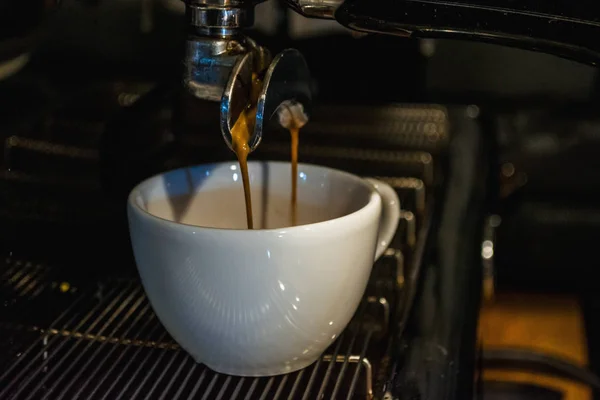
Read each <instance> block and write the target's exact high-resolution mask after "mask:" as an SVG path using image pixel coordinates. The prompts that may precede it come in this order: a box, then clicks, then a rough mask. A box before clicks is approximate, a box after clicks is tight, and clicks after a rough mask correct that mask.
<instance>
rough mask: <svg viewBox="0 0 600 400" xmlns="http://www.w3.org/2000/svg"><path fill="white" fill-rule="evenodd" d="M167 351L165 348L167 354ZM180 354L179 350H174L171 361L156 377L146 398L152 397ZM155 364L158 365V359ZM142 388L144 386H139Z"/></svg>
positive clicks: (164, 351)
mask: <svg viewBox="0 0 600 400" xmlns="http://www.w3.org/2000/svg"><path fill="white" fill-rule="evenodd" d="M165 353H166V350H163V354H165ZM178 355H179V352H177V351H174V352H173V355H172V356H171V359H170V360H169V362H168V363H167V365H166V366H165V367H164V368H163V370H162V372H161V373H160V375H159V376H158V378H156V379H155V380H154V385H152V387H151V388H150V391H148V394H147V395H146V399H150V398H152V394H153V393H154V391H155V390H156V387H157V386H158V384H159V383H160V382H161V381H162V380H163V379H164V377H165V375H166V373H167V371H168V370H169V369H170V368H171V366H172V365H173V362H175V359H176V358H177V356H178ZM155 365H158V361H157V362H156V364H155ZM149 375H150V374H148V376H149ZM141 388H142V386H140V387H139V389H141ZM132 399H133V397H132Z"/></svg>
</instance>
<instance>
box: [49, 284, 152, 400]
mask: <svg viewBox="0 0 600 400" xmlns="http://www.w3.org/2000/svg"><path fill="white" fill-rule="evenodd" d="M144 300H145V297H144V296H140V297H139V299H138V300H137V301H136V302H135V303H134V304H133V305H132V306H131V308H130V309H129V311H128V312H127V313H126V315H125V317H124V318H122V319H121V321H120V322H119V323H118V324H117V325H116V326H115V327H114V328H113V330H112V332H111V333H110V334H109V335H108V336H113V335H114V334H115V333H116V332H118V330H119V329H120V328H121V326H123V325H124V324H125V322H126V321H128V320H129V317H130V316H131V315H132V314H133V313H134V312H135V310H136V309H137V308H138V307H139V306H140V304H141V303H142V301H144ZM149 309H150V305H149V304H147V305H146V306H145V307H144V308H143V309H142V310H141V311H140V312H139V313H138V317H137V318H136V320H138V319H139V318H141V317H142V316H143V315H145V314H146V312H147V311H148V310H149ZM136 320H134V323H135V321H136ZM132 327H133V325H132V326H130V328H129V329H128V330H127V332H129V330H130V329H131V328H132ZM107 343H108V341H104V342H102V343H101V344H100V345H99V346H98V347H97V348H96V351H94V353H92V355H91V356H89V357H88V359H87V362H86V363H85V364H84V365H83V366H82V367H81V368H79V371H78V372H77V374H75V376H74V377H73V378H72V379H71V381H70V382H68V383H67V385H66V386H65V387H64V389H63V390H62V391H61V393H60V394H59V395H58V397H57V400H60V399H63V398H64V396H65V394H66V392H67V391H68V390H69V389H70V388H71V386H73V384H74V383H75V382H76V381H77V380H78V379H79V377H80V376H81V374H82V373H83V372H84V371H87V368H88V367H89V366H90V364H91V363H92V361H94V359H95V358H96V357H97V356H98V354H99V353H100V351H102V349H103V348H104V347H105V346H106V344H107ZM91 344H92V342H90V343H89V344H88V346H87V347H86V350H87V348H88V347H90V346H91ZM115 347H116V346H113V347H112V349H114V348H115ZM112 349H111V350H112ZM86 350H84V351H82V352H81V353H80V354H79V357H78V359H79V358H81V357H82V356H83V354H85V352H86ZM110 353H112V351H111V352H109V353H108V355H110ZM78 359H76V360H75V361H73V362H72V363H71V365H75V364H76V363H77V361H78ZM96 371H98V368H97V367H96V369H95V370H94V371H93V372H92V374H91V376H88V379H87V380H86V382H89V381H90V379H91V378H92V377H93V376H94V375H95V373H96ZM66 373H67V372H65V374H66ZM84 387H85V386H82V387H81V388H80V389H79V391H78V393H81V390H82V389H83V388H84ZM78 393H77V394H76V395H75V396H73V397H74V398H75V397H77V395H78Z"/></svg>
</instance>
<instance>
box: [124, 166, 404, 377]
mask: <svg viewBox="0 0 600 400" xmlns="http://www.w3.org/2000/svg"><path fill="white" fill-rule="evenodd" d="M291 170H292V166H291V164H290V163H283V162H249V163H248V182H249V184H250V185H249V186H250V190H251V192H250V194H251V196H252V200H253V201H252V217H253V220H254V224H255V226H254V228H255V229H251V230H250V229H247V218H246V217H247V216H246V212H245V202H244V192H243V187H242V185H240V182H241V181H240V179H241V174H240V170H239V165H238V163H219V164H210V165H200V166H196V167H190V168H182V169H178V170H175V171H170V172H166V173H164V174H161V175H157V176H154V177H152V178H149V179H147V180H146V181H144V182H142V183H140V184H139V185H138V186H137V187H136V188H134V189H133V190H132V192H131V194H130V196H129V201H128V216H129V224H130V234H131V241H132V245H133V251H134V255H135V259H136V264H137V267H138V270H139V272H140V276H141V279H142V283H143V285H144V288H145V291H146V293H147V295H148V298H149V300H150V302H151V304H152V307H153V308H154V310H155V312H156V314H157V316H158V318H159V319H160V320H161V322H162V323H163V325H164V326H165V328H166V329H167V330H168V332H169V333H170V334H171V335H172V337H173V338H174V339H175V340H176V341H177V342H178V343H179V344H180V345H181V346H182V348H183V349H185V350H186V351H188V352H189V353H190V354H191V355H192V356H193V357H194V359H195V360H196V361H197V362H200V363H204V364H206V365H207V366H208V367H209V368H211V369H213V370H215V371H217V372H221V373H226V374H232V375H241V376H267V375H277V374H283V373H288V372H292V371H295V370H298V369H301V368H304V367H306V366H308V365H310V364H311V363H313V362H314V361H316V360H317V359H318V357H319V356H320V355H321V354H322V353H323V352H324V351H325V350H326V349H327V347H329V346H330V345H331V344H332V343H333V342H334V341H335V340H336V338H337V337H338V336H339V334H340V333H341V332H342V330H343V329H344V328H345V327H346V325H347V324H348V322H349V321H350V319H351V317H352V315H353V314H354V312H355V311H356V308H357V307H358V304H359V302H360V300H361V298H362V296H363V294H364V290H365V288H366V284H367V281H368V278H369V275H370V272H371V268H372V265H373V262H374V260H376V259H377V258H378V257H379V256H381V255H382V254H383V252H384V251H385V249H386V248H387V246H388V244H389V242H390V241H391V240H392V237H393V235H394V233H395V230H396V227H397V222H398V217H399V213H400V204H399V201H398V198H397V196H396V193H395V192H394V190H393V189H392V188H391V187H389V186H388V185H386V184H384V183H381V182H378V181H373V180H365V179H362V178H359V177H357V176H354V175H352V174H349V173H346V172H343V171H338V170H334V169H330V168H325V167H319V166H314V165H307V164H298V167H297V171H298V172H297V178H298V181H297V182H298V190H297V196H298V197H297V221H296V224H295V225H294V226H291V225H292V223H291V222H290V212H291V207H292V202H291V201H290V200H291V199H290V196H291V195H290V194H291V186H292V180H291V179H290V175H291Z"/></svg>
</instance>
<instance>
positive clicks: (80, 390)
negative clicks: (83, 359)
mask: <svg viewBox="0 0 600 400" xmlns="http://www.w3.org/2000/svg"><path fill="white" fill-rule="evenodd" d="M149 310H150V304H146V306H145V307H144V308H143V309H142V311H140V312H139V314H138V315H137V317H136V318H135V319H134V320H133V322H132V323H131V325H130V326H129V328H127V330H126V331H125V332H124V333H123V336H125V337H126V336H127V335H128V334H129V332H130V331H131V330H132V329H133V328H134V327H135V325H136V324H137V323H138V322H139V321H140V320H141V319H142V317H144V316H145V315H146V313H147V312H148V311H149ZM149 320H151V318H150V319H149ZM106 343H108V342H107V341H106V342H103V343H102V344H101V345H100V346H99V348H98V350H97V352H99V351H100V350H101V349H102V347H103V346H105V345H106ZM116 348H117V346H112V347H111V348H110V349H109V350H108V353H106V355H105V356H104V358H103V360H101V361H100V362H98V363H97V364H96V368H94V370H93V371H92V372H91V373H90V374H89V375H88V377H87V379H86V380H85V382H84V383H83V385H81V386H80V388H79V390H77V392H76V393H75V394H74V395H73V398H74V399H76V398H77V397H79V396H80V395H81V393H82V392H83V391H84V390H85V388H86V387H87V385H88V383H90V382H91V381H92V379H93V378H94V377H95V376H96V374H97V373H98V371H99V370H100V368H101V367H102V366H103V365H104V364H105V363H106V361H107V360H108V359H109V357H110V356H111V355H112V353H113V351H115V349H116ZM123 354H124V352H123V353H121V355H123ZM94 358H95V357H90V358H89V359H88V362H87V364H86V366H84V367H83V368H82V369H81V370H84V369H85V368H86V367H87V365H88V364H90V363H91V362H92V361H93V360H94ZM119 359H120V358H119ZM107 372H108V371H107ZM102 382H103V380H102V381H101V382H100V385H101V384H102ZM94 393H95V391H94V392H92V395H90V397H92V396H93V394H94Z"/></svg>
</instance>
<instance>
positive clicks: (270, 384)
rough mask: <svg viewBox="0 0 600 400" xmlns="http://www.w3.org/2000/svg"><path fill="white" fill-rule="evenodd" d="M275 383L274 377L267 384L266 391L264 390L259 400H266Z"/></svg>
mask: <svg viewBox="0 0 600 400" xmlns="http://www.w3.org/2000/svg"><path fill="white" fill-rule="evenodd" d="M257 380H258V379H257ZM274 381H275V378H274V377H270V378H269V381H268V382H267V386H265V389H264V390H263V392H262V394H261V396H260V399H259V400H266V398H267V395H268V394H269V390H271V386H273V382H274Z"/></svg>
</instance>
